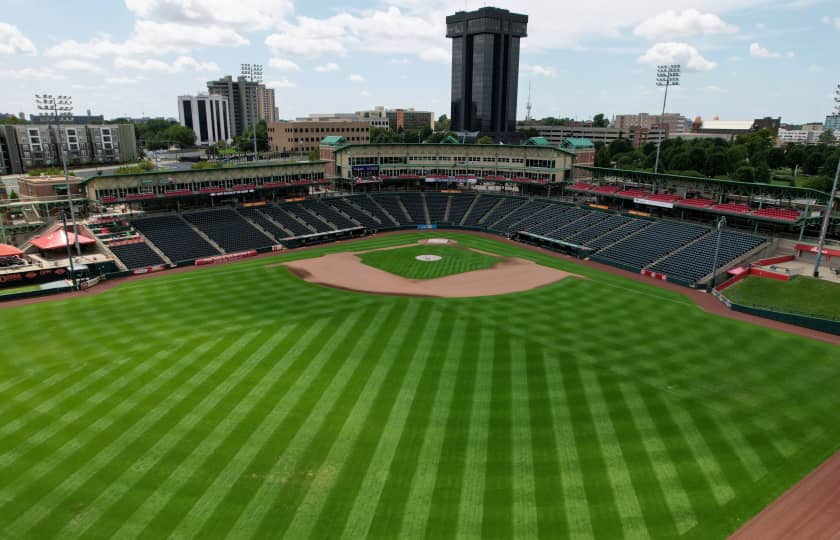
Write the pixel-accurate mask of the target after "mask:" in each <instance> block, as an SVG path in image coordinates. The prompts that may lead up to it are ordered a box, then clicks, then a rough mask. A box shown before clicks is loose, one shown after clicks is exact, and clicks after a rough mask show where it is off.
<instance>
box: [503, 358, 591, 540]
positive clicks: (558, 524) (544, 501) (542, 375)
mask: <svg viewBox="0 0 840 540" xmlns="http://www.w3.org/2000/svg"><path fill="white" fill-rule="evenodd" d="M523 345H524V347H525V350H524V355H525V359H524V362H523V365H522V369H524V379H525V380H524V381H518V386H519V385H522V384H523V383H524V384H525V388H524V389H522V390H521V392H523V393H522V396H523V398H524V399H526V400H527V407H528V423H529V426H530V444H531V459H532V469H533V470H532V475H533V482H534V511H535V512H536V520H537V522H536V530H535V531H533V533H532V534H531V536H532V537H535V538H538V537H543V538H547V537H549V536H551V535H556V536H564V537H565V536H571V535H570V534H569V533H570V527H569V523H568V518H567V516H566V505H565V504H564V503H565V502H567V500H568V498H569V494H570V492H571V486H572V483H576V488H577V493H576V495H577V497H579V500H583V499H584V498H585V496H586V495H585V493H584V492H583V480H582V479H581V478H579V476H580V475H579V465H578V466H577V467H576V472H578V478H573V477H572V476H571V472H570V475H569V477H568V478H564V476H563V474H562V473H561V470H560V461H561V456H560V455H559V449H558V446H557V443H556V440H555V434H557V436H558V437H562V436H561V435H560V431H561V429H562V430H568V426H556V425H555V419H554V407H555V405H556V404H554V403H552V400H551V394H550V391H549V388H548V382H547V379H548V375H547V373H546V369H545V362H544V357H543V353H542V351H541V350H540V347H539V346H538V345H537V344H535V343H531V342H524V343H523ZM555 384H556V386H555V387H554V388H555V390H557V389H561V388H562V387H561V385H560V384H559V383H557V382H556V381H555ZM521 421H522V420H517V422H521ZM566 436H569V437H572V438H573V437H574V434H573V433H567V434H566ZM567 444H568V443H567ZM572 444H574V440H572ZM576 457H577V456H575V458H576ZM575 461H576V460H575ZM567 483H568V486H567V485H564V484H567ZM568 502H570V503H571V502H572V501H568ZM583 508H585V506H583ZM578 511H580V512H581V513H583V510H581V509H579V510H578ZM575 518H576V519H582V520H585V521H586V522H587V524H588V520H589V515H588V512H586V513H585V515H579V516H575ZM587 536H591V530H589V531H584V532H583V533H582V531H581V530H580V529H578V530H577V534H576V535H574V537H575V538H585V537H587Z"/></svg>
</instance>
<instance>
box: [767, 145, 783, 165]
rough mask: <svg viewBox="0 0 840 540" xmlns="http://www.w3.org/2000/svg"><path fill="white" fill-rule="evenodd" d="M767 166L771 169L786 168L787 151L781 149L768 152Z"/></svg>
mask: <svg viewBox="0 0 840 540" xmlns="http://www.w3.org/2000/svg"><path fill="white" fill-rule="evenodd" d="M767 166H768V167H770V168H771V169H781V168H782V167H784V166H785V151H784V150H782V149H781V148H771V149H770V151H769V152H767Z"/></svg>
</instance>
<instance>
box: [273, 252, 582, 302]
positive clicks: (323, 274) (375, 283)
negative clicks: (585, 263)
mask: <svg viewBox="0 0 840 540" xmlns="http://www.w3.org/2000/svg"><path fill="white" fill-rule="evenodd" d="M432 264H433V263H432ZM284 266H286V267H287V268H288V269H289V270H290V271H291V272H292V273H293V274H295V275H296V276H298V277H300V278H301V279H304V280H306V281H308V282H310V283H317V284H319V285H325V286H327V287H335V288H337V289H346V290H350V291H357V292H365V293H372V294H390V295H403V296H433V297H438V298H469V297H473V296H492V295H496V294H507V293H515V292H522V291H527V290H530V289H534V288H537V287H542V286H544V285H550V284H551V283H555V282H557V281H560V280H561V279H565V278H567V277H570V276H574V277H578V276H575V275H574V274H570V273H568V272H563V271H561V270H555V269H554V268H549V267H547V266H541V265H539V264H536V263H534V262H531V261H526V260H524V259H516V258H512V259H506V260H504V261H502V262H499V263H497V264H496V265H494V266H493V267H492V268H487V269H484V270H475V271H473V272H464V273H461V274H455V275H452V276H444V277H440V278H435V279H408V278H404V277H402V276H398V275H395V274H391V273H390V272H386V271H384V270H380V269H378V268H374V267H372V266H368V265H366V264H364V263H363V262H362V261H361V260H360V259H359V258H358V257H357V256H356V255H354V254H353V253H334V254H331V255H325V256H323V257H316V258H313V259H303V260H300V261H293V262H288V263H285V264H284Z"/></svg>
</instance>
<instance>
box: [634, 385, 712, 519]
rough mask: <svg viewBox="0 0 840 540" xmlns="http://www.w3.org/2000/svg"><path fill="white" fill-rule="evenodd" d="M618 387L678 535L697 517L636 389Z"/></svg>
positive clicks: (661, 435) (660, 435)
mask: <svg viewBox="0 0 840 540" xmlns="http://www.w3.org/2000/svg"><path fill="white" fill-rule="evenodd" d="M619 388H620V389H621V393H622V394H623V396H624V401H625V402H626V403H627V408H628V409H629V411H630V413H631V414H630V417H631V418H632V420H633V421H634V422H635V424H636V429H637V430H638V431H639V434H640V435H641V439H642V443H643V444H644V447H645V451H646V452H647V455H648V458H649V459H650V462H651V466H652V468H653V472H654V474H655V475H656V479H657V480H658V481H659V487H660V489H661V490H662V493H663V494H664V498H665V504H667V506H668V510H669V511H670V512H671V516H672V517H673V519H674V523H675V524H676V527H677V533H678V534H680V535H682V534H684V533H685V532H686V531H688V530H689V529H691V528H692V527H694V526H695V525H696V524H697V516H695V515H694V509H693V508H692V504H691V501H690V500H689V496H688V494H687V493H686V489H685V487H684V486H683V485H682V482H681V480H680V477H679V474H678V473H677V468H676V466H675V465H674V462H673V461H671V457H670V456H669V455H668V448H666V446H665V443H664V442H663V440H662V437H663V435H664V434H662V433H660V432H659V430H658V429H657V426H656V423H655V422H654V421H653V419H652V417H651V414H650V411H649V410H648V408H647V406H646V405H645V402H644V401H643V400H642V398H641V395H640V394H639V391H638V389H637V388H636V387H635V386H634V385H631V384H627V383H619Z"/></svg>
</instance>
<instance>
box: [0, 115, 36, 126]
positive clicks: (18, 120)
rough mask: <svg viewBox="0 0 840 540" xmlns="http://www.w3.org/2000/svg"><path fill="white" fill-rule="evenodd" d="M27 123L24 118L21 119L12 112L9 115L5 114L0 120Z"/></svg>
mask: <svg viewBox="0 0 840 540" xmlns="http://www.w3.org/2000/svg"><path fill="white" fill-rule="evenodd" d="M28 123H29V122H27V121H26V120H22V119H20V118H18V117H17V116H15V115H13V114H10V115H9V116H6V117H5V118H3V119H2V120H0V124H28Z"/></svg>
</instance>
